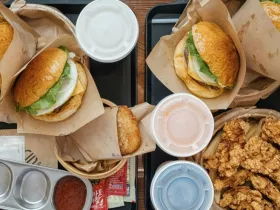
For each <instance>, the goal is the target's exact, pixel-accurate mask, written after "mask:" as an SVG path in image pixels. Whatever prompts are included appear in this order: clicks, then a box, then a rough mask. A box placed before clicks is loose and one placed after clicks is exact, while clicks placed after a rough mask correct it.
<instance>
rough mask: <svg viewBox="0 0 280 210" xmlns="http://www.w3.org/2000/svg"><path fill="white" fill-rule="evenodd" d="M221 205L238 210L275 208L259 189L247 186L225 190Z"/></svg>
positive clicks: (267, 209)
mask: <svg viewBox="0 0 280 210" xmlns="http://www.w3.org/2000/svg"><path fill="white" fill-rule="evenodd" d="M219 205H220V206H221V207H229V208H231V209H237V210H264V209H266V210H273V208H269V207H270V205H269V202H268V201H266V200H265V199H263V197H262V194H261V193H260V192H259V191H257V190H251V189H250V187H247V186H241V187H237V188H232V189H229V190H227V191H225V192H224V194H223V198H222V199H221V201H220V203H219ZM271 206H272V205H271Z"/></svg>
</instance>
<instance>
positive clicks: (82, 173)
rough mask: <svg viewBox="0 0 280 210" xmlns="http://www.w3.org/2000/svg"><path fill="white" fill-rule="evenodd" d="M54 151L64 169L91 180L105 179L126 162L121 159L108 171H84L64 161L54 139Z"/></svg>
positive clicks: (107, 101) (106, 103) (104, 100)
mask: <svg viewBox="0 0 280 210" xmlns="http://www.w3.org/2000/svg"><path fill="white" fill-rule="evenodd" d="M102 102H103V104H104V105H106V106H110V107H113V106H116V104H114V103H113V102H111V101H109V100H106V99H102ZM54 153H55V156H56V158H57V160H58V161H59V163H60V164H61V165H62V166H63V167H64V168H65V169H66V170H68V171H69V172H71V173H73V174H76V175H78V176H81V177H83V178H85V179H91V180H96V179H105V178H107V177H109V176H111V175H113V174H115V173H116V172H117V171H119V170H120V169H121V168H122V167H123V166H124V164H125V163H126V162H127V159H122V160H120V161H119V162H118V163H117V164H116V165H115V167H113V168H112V169H110V170H109V171H105V172H98V173H96V172H95V173H94V172H86V171H83V170H80V169H78V168H76V167H74V166H73V165H72V164H71V163H69V162H66V161H64V160H63V159H62V157H61V156H60V154H59V152H58V148H57V144H56V141H55V146H54Z"/></svg>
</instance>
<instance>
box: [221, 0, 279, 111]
mask: <svg viewBox="0 0 280 210" xmlns="http://www.w3.org/2000/svg"><path fill="white" fill-rule="evenodd" d="M223 2H224V3H225V5H226V6H227V8H228V10H229V12H230V14H231V16H234V15H235V14H236V12H237V11H238V10H239V9H240V8H241V6H242V5H243V4H244V3H245V0H224V1H223ZM237 22H238V21H237ZM233 23H234V24H235V19H234V20H233ZM245 53H246V48H245ZM247 63H248V62H247ZM279 86H280V82H278V81H275V80H273V79H270V78H268V77H265V76H263V75H262V74H259V73H257V72H255V71H252V70H247V72H246V76H245V79H244V83H243V85H242V88H241V89H240V91H239V93H238V94H237V96H236V98H235V99H234V101H233V102H232V104H231V105H230V107H231V108H234V107H237V106H253V105H255V104H256V103H257V102H258V101H259V100H260V99H266V98H267V97H268V96H269V95H270V94H272V93H273V92H274V91H275V90H277V88H279Z"/></svg>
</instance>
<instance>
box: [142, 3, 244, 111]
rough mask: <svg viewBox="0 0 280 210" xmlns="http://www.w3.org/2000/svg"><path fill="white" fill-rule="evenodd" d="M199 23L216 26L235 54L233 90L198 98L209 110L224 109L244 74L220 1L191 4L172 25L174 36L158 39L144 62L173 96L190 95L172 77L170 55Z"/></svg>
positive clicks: (241, 52)
mask: <svg viewBox="0 0 280 210" xmlns="http://www.w3.org/2000/svg"><path fill="white" fill-rule="evenodd" d="M199 21H210V22H213V23H216V24H217V25H219V26H220V27H221V28H222V29H223V30H224V31H225V32H226V33H227V34H228V35H229V36H230V37H231V39H232V40H233V41H234V43H235V46H236V48H237V50H238V53H239V57H240V69H239V74H238V78H237V83H236V85H235V87H234V88H233V89H232V90H231V91H227V92H225V93H224V94H222V95H221V96H219V97H217V98H214V99H203V98H201V99H202V100H203V101H204V102H205V103H206V104H207V105H208V107H209V108H210V109H211V110H214V109H226V108H228V107H229V105H230V104H231V103H232V101H233V99H234V98H235V97H236V95H237V93H238V91H239V89H240V88H241V86H242V83H243V80H244V77H245V73H246V60H245V54H244V52H243V49H242V45H241V43H240V41H239V38H238V35H237V33H236V31H235V29H234V27H233V24H232V22H231V19H230V16H229V13H228V10H227V8H226V7H225V5H224V4H223V3H222V2H221V1H219V0H211V1H210V0H206V1H203V2H200V1H192V2H191V3H190V4H189V5H188V7H187V8H186V9H185V11H184V12H183V14H182V16H181V17H180V19H179V21H178V23H177V24H176V26H178V27H179V26H180V28H178V27H175V28H174V30H173V31H174V32H175V33H173V34H171V35H168V36H164V37H162V38H161V40H160V41H159V42H158V43H157V45H156V46H155V47H154V49H153V50H152V52H151V53H150V55H149V56H148V58H147V60H146V62H147V64H148V66H149V68H150V69H151V71H152V72H153V73H154V74H155V76H156V77H157V78H158V79H159V80H160V81H161V82H162V83H163V84H164V85H165V86H166V87H167V88H168V89H169V90H171V91H172V92H173V93H182V92H185V93H190V92H189V91H188V89H187V88H186V86H185V84H184V83H183V82H182V81H181V79H180V78H179V77H178V76H177V75H176V73H175V70H174V66H173V55H174V51H175V48H176V46H177V44H178V42H179V41H180V40H181V39H182V38H183V37H184V35H185V34H186V33H187V32H188V31H190V30H191V27H192V26H193V25H194V24H196V23H197V22H199Z"/></svg>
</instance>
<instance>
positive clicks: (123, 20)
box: [76, 0, 139, 63]
mask: <svg viewBox="0 0 280 210" xmlns="http://www.w3.org/2000/svg"><path fill="white" fill-rule="evenodd" d="M76 37H77V40H78V42H79V45H80V47H81V48H82V49H83V50H84V51H85V53H86V54H87V55H88V56H89V57H91V58H92V59H94V60H96V61H99V62H103V63H113V62H116V61H119V60H121V59H123V58H125V57H126V56H127V55H128V54H129V53H130V52H131V51H132V50H133V49H134V47H135V45H136V43H137V41H138V37H139V25H138V21H137V18H136V16H135V14H134V13H133V11H132V10H131V9H130V8H129V7H128V6H127V5H126V4H124V3H123V2H121V1H119V0H95V1H92V2H91V3H89V4H88V5H87V6H86V7H85V8H84V9H83V10H82V12H81V13H80V15H79V17H78V20H77V23H76Z"/></svg>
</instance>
